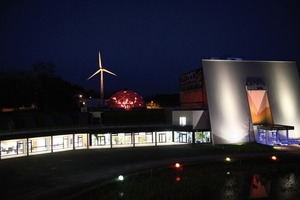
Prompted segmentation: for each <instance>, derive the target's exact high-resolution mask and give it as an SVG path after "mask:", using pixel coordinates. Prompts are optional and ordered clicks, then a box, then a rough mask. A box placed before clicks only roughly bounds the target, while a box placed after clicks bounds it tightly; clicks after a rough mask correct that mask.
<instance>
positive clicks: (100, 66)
mask: <svg viewBox="0 0 300 200" xmlns="http://www.w3.org/2000/svg"><path fill="white" fill-rule="evenodd" d="M99 68H100V69H102V62H101V54H100V51H99Z"/></svg>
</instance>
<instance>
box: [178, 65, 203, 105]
mask: <svg viewBox="0 0 300 200" xmlns="http://www.w3.org/2000/svg"><path fill="white" fill-rule="evenodd" d="M179 84H180V103H181V107H182V108H204V109H205V108H207V107H208V102H207V94H206V87H205V80H204V76H203V69H202V68H199V69H196V70H193V71H191V72H188V73H186V74H183V75H181V76H180V83H179Z"/></svg>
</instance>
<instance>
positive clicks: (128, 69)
mask: <svg viewBox="0 0 300 200" xmlns="http://www.w3.org/2000/svg"><path fill="white" fill-rule="evenodd" d="M298 2H299V1H298V0H281V1H279V0H245V1H241V0H234V1H231V0H227V1H224V0H220V1H216V0H215V1H214V0H212V1H209V0H206V1H202V0H181V1H180V0H166V1H164V0H148V1H146V0H138V1H137V0H136V1H130V0H26V1H25V0H1V1H0V69H1V70H7V69H24V70H30V69H32V65H33V64H35V63H37V62H47V61H49V60H51V61H53V62H54V63H55V66H56V68H55V69H56V75H58V76H61V77H62V78H64V79H65V80H67V81H69V82H71V83H74V84H78V85H81V86H83V87H85V88H86V89H97V90H99V76H97V77H94V78H93V79H91V80H89V81H87V80H86V79H87V78H88V77H89V76H90V75H91V74H93V73H94V72H95V71H96V70H97V69H98V51H99V50H100V51H101V54H102V64H103V66H104V67H105V68H107V69H108V70H110V71H112V72H114V73H116V74H117V75H118V76H117V77H115V76H111V75H109V74H105V91H107V92H114V91H117V90H120V89H124V88H128V89H131V90H134V91H136V92H137V93H139V94H141V95H142V96H146V95H152V94H160V93H177V92H178V91H179V76H180V75H181V74H183V73H186V72H189V71H191V70H193V69H196V68H199V67H200V66H201V59H203V58H209V57H220V56H232V57H239V58H243V59H245V60H293V61H296V62H297V63H298V65H300V31H299V30H300V20H299V19H300V3H298ZM298 68H299V67H298Z"/></svg>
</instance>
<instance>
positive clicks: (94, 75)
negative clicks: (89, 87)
mask: <svg viewBox="0 0 300 200" xmlns="http://www.w3.org/2000/svg"><path fill="white" fill-rule="evenodd" d="M100 71H101V69H99V70H97V71H96V72H95V73H94V74H93V75H91V76H90V77H89V78H88V79H87V80H90V79H91V78H93V77H94V76H95V75H96V74H98V73H99V72H100Z"/></svg>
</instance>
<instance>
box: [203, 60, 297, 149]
mask: <svg viewBox="0 0 300 200" xmlns="http://www.w3.org/2000/svg"><path fill="white" fill-rule="evenodd" d="M202 65H203V72H204V79H205V84H206V90H207V97H208V109H209V116H210V123H211V133H212V139H213V142H214V143H216V144H220V143H244V142H248V141H249V139H250V140H251V137H252V135H254V136H255V138H256V140H259V141H258V142H261V143H267V144H276V143H279V144H280V143H285V142H288V141H286V140H287V137H288V138H289V140H290V142H291V139H299V138H300V113H299V111H300V88H299V86H300V80H299V75H298V71H297V66H296V63H295V62H289V61H246V60H212V59H204V60H202Z"/></svg>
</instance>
